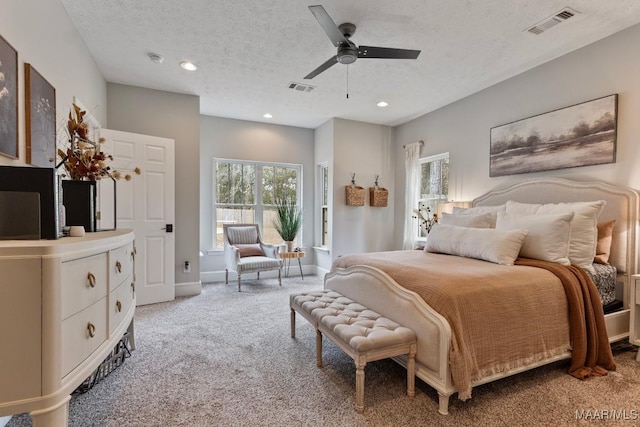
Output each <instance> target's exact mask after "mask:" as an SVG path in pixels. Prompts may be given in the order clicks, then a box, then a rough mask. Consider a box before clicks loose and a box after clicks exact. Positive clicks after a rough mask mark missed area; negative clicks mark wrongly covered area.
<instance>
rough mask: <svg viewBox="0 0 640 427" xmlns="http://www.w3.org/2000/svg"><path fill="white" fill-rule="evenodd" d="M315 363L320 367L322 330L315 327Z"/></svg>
mask: <svg viewBox="0 0 640 427" xmlns="http://www.w3.org/2000/svg"><path fill="white" fill-rule="evenodd" d="M316 365H318V368H322V332H320V330H319V329H316Z"/></svg>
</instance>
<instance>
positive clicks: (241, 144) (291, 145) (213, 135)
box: [194, 116, 315, 281]
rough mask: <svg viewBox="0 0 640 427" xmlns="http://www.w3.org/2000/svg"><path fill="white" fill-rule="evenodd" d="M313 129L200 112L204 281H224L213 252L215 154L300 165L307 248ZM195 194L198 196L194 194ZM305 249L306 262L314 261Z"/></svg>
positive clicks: (311, 212)
mask: <svg viewBox="0 0 640 427" xmlns="http://www.w3.org/2000/svg"><path fill="white" fill-rule="evenodd" d="M313 150H314V148H313V130H311V129H304V128H298V127H292V126H280V125H272V124H268V123H259V122H249V121H244V120H234V119H225V118H221V117H213V116H200V160H199V164H200V249H201V251H202V252H203V253H204V257H202V259H201V267H200V271H201V272H202V273H203V274H202V275H201V277H202V278H203V281H210V280H221V277H222V280H223V279H224V277H223V276H220V272H221V271H222V272H224V258H223V257H222V253H221V252H216V251H212V249H213V247H214V241H213V224H212V222H211V219H212V218H213V216H212V212H213V200H212V185H213V172H212V165H213V160H212V159H213V158H223V159H237V160H252V161H259V162H280V163H294V164H301V165H302V173H303V176H302V184H303V196H304V200H303V201H302V208H303V213H302V221H303V227H302V244H303V246H304V247H307V248H311V247H312V246H313V244H314V240H313V234H314V233H313V224H314V218H315V216H314V209H313V207H314V193H315V192H314V186H315V184H314V171H315V168H314V162H313V156H314V151H313ZM194 197H197V195H194ZM314 262H315V260H314V259H313V254H312V251H307V257H305V259H304V260H303V263H304V264H313V263H314Z"/></svg>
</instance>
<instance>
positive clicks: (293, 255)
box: [278, 251, 305, 280]
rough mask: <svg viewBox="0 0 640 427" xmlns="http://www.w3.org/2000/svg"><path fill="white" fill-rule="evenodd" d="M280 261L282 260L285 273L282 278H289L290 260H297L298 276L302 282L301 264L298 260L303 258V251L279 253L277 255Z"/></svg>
mask: <svg viewBox="0 0 640 427" xmlns="http://www.w3.org/2000/svg"><path fill="white" fill-rule="evenodd" d="M278 255H279V256H280V258H281V259H283V260H284V265H283V267H285V272H284V277H289V267H290V266H291V260H292V259H297V260H298V267H299V268H300V276H302V280H304V274H302V263H301V262H300V258H304V256H305V253H304V252H303V251H298V252H280V253H279V254H278Z"/></svg>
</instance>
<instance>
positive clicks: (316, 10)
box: [309, 5, 349, 47]
mask: <svg viewBox="0 0 640 427" xmlns="http://www.w3.org/2000/svg"><path fill="white" fill-rule="evenodd" d="M309 10H311V13H313V16H315V17H316V19H317V20H318V23H319V24H320V26H321V27H322V29H323V30H324V32H325V33H327V36H329V40H331V42H332V43H333V45H334V46H335V47H339V46H342V45H348V44H349V40H347V38H346V37H345V36H344V34H342V31H340V29H339V28H338V26H337V25H336V23H335V22H333V19H331V17H330V16H329V14H328V13H327V11H326V10H324V7H322V6H320V5H316V6H309Z"/></svg>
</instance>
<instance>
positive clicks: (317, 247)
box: [313, 246, 331, 254]
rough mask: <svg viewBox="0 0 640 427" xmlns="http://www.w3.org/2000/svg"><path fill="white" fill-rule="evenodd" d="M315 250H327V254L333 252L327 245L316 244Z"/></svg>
mask: <svg viewBox="0 0 640 427" xmlns="http://www.w3.org/2000/svg"><path fill="white" fill-rule="evenodd" d="M313 250H314V251H316V252H325V253H327V254H328V253H330V252H331V251H330V250H329V248H328V247H326V246H314V247H313Z"/></svg>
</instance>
